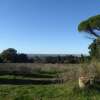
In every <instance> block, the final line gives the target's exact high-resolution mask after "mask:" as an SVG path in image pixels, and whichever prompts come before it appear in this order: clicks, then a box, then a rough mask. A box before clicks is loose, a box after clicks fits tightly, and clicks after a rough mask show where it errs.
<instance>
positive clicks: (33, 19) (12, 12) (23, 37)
mask: <svg viewBox="0 0 100 100" xmlns="http://www.w3.org/2000/svg"><path fill="white" fill-rule="evenodd" d="M99 13H100V1H99V0H0V51H2V50H3V49H6V48H9V47H12V48H16V49H17V50H18V52H24V53H51V54H52V53H56V54H58V53H66V54H68V53H70V54H80V53H85V54H87V53H88V45H89V44H90V43H91V40H89V39H87V38H86V37H85V35H82V33H79V32H78V31H77V26H78V24H79V23H80V21H82V20H84V19H87V18H88V17H90V16H93V15H96V14H99Z"/></svg>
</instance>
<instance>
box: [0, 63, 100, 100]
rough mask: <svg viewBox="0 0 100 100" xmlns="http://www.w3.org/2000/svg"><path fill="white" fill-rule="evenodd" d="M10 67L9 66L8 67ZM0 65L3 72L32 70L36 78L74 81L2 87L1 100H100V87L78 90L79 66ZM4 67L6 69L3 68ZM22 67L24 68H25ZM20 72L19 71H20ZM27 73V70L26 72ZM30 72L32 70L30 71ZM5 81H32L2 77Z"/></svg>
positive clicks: (11, 76)
mask: <svg viewBox="0 0 100 100" xmlns="http://www.w3.org/2000/svg"><path fill="white" fill-rule="evenodd" d="M8 65H9V66H8ZM8 65H7V64H4V65H3V64H0V69H1V70H6V69H7V71H13V70H15V69H14V67H15V68H16V70H18V69H20V68H21V69H20V70H21V71H23V70H22V69H23V68H26V67H28V68H32V74H33V76H34V77H35V78H52V77H56V75H58V74H62V73H66V74H64V75H65V76H66V77H68V78H70V79H72V80H71V81H67V82H66V83H63V84H49V85H4V84H3V85H0V100H100V90H99V89H100V86H99V85H97V86H96V85H95V87H94V88H90V89H84V90H80V89H79V88H78V82H77V80H78V77H77V76H78V69H79V67H80V65H78V64H75V65H73V64H68V65H66V64H65V65H60V64H59V65H58V64H55V65H53V64H40V65H39V64H27V65H26V66H25V64H8ZM3 66H4V67H3ZM20 66H24V67H23V68H22V67H20ZM20 70H19V71H20ZM25 71H26V70H25ZM29 71H30V70H29ZM0 78H5V79H24V78H25V79H30V78H32V77H28V76H25V77H23V76H20V75H19V76H16V75H2V76H0Z"/></svg>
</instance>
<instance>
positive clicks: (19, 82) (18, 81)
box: [0, 78, 57, 85]
mask: <svg viewBox="0 0 100 100" xmlns="http://www.w3.org/2000/svg"><path fill="white" fill-rule="evenodd" d="M55 83H57V80H56V79H51V80H50V79H49V80H45V79H44V80H43V79H6V78H0V85H6V84H11V85H29V84H31V85H32V84H33V85H34V84H35V85H45V84H55Z"/></svg>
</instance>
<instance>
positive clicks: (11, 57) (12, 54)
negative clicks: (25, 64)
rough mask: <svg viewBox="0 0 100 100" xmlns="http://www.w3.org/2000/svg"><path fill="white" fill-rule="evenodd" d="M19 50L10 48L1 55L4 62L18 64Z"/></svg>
mask: <svg viewBox="0 0 100 100" xmlns="http://www.w3.org/2000/svg"><path fill="white" fill-rule="evenodd" d="M16 57H17V50H15V49H13V48H8V49H6V50H4V51H3V52H2V53H1V59H2V60H3V62H16Z"/></svg>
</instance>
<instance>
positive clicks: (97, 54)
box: [89, 38, 100, 60]
mask: <svg viewBox="0 0 100 100" xmlns="http://www.w3.org/2000/svg"><path fill="white" fill-rule="evenodd" d="M89 49H90V52H89V53H90V56H91V58H92V59H97V60H100V38H97V39H95V40H94V41H93V43H92V44H91V45H90V46H89Z"/></svg>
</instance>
